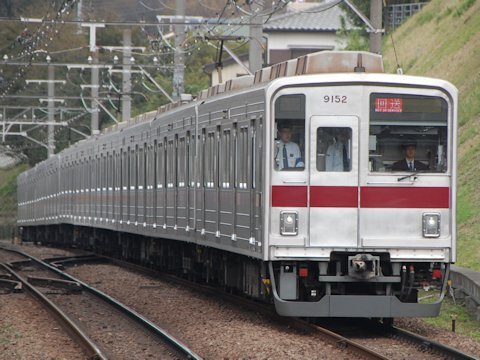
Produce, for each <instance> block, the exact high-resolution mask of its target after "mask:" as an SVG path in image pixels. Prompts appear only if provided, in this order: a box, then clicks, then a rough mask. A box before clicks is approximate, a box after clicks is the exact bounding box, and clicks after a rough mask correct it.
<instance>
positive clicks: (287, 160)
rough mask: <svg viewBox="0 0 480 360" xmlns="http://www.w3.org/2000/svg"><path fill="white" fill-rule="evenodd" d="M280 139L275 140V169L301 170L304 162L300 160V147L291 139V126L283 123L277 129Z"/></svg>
mask: <svg viewBox="0 0 480 360" xmlns="http://www.w3.org/2000/svg"><path fill="white" fill-rule="evenodd" d="M278 132H279V134H280V141H278V142H276V148H275V165H276V169H277V170H302V169H303V168H305V163H304V162H303V160H302V153H301V151H300V147H299V146H298V145H297V144H296V143H294V142H293V141H291V139H292V128H291V127H290V126H288V125H284V126H282V127H281V128H280V129H279V131H278Z"/></svg>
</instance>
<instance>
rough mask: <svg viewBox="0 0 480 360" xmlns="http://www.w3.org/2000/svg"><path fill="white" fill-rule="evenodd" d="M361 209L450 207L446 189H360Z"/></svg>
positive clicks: (447, 189)
mask: <svg viewBox="0 0 480 360" xmlns="http://www.w3.org/2000/svg"><path fill="white" fill-rule="evenodd" d="M360 207H362V208H441V209H448V208H449V207H450V189H449V188H448V187H409V188H406V187H405V188H403V187H402V188H391V187H362V188H361V193H360Z"/></svg>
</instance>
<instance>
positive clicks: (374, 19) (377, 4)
mask: <svg viewBox="0 0 480 360" xmlns="http://www.w3.org/2000/svg"><path fill="white" fill-rule="evenodd" d="M382 10H383V4H382V0H370V21H371V23H372V25H373V27H374V28H375V29H376V30H377V29H378V30H379V29H382ZM370 52H372V53H375V54H380V53H381V52H382V33H381V32H379V31H372V32H370Z"/></svg>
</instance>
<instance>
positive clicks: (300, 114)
mask: <svg viewBox="0 0 480 360" xmlns="http://www.w3.org/2000/svg"><path fill="white" fill-rule="evenodd" d="M274 131H275V133H276V137H275V141H274V144H273V154H274V155H273V167H274V168H275V170H279V171H303V170H304V169H305V95H302V94H294V95H283V96H280V97H279V98H278V99H277V100H276V102H275V129H274Z"/></svg>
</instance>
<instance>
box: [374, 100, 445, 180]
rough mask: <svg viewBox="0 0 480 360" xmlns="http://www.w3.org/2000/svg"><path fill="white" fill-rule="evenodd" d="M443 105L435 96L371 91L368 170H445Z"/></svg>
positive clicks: (443, 101)
mask: <svg viewBox="0 0 480 360" xmlns="http://www.w3.org/2000/svg"><path fill="white" fill-rule="evenodd" d="M447 107H448V106H447V102H446V101H445V100H444V99H442V98H439V97H432V96H418V95H404V94H381V93H374V94H371V95H370V134H369V146H368V148H369V170H370V171H372V172H390V171H415V172H417V171H422V172H445V171H447V143H448V139H447V134H448V126H447V125H448V108H447Z"/></svg>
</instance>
